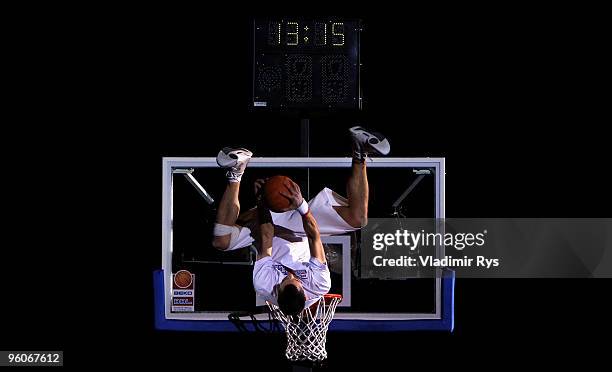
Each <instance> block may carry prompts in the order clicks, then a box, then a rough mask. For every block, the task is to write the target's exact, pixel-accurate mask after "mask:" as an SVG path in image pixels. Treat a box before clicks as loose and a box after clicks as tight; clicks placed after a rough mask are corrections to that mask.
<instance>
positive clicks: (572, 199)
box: [0, 5, 611, 370]
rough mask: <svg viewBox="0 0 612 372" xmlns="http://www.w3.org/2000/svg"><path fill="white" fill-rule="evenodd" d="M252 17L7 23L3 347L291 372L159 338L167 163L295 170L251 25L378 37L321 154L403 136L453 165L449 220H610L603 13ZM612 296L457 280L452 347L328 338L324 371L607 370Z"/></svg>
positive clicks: (143, 16) (213, 347) (151, 10)
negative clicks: (263, 102)
mask: <svg viewBox="0 0 612 372" xmlns="http://www.w3.org/2000/svg"><path fill="white" fill-rule="evenodd" d="M236 8H241V7H240V6H234V7H233V9H213V8H198V9H192V8H178V7H176V8H172V9H169V8H167V7H154V6H149V5H147V6H143V7H134V8H130V9H127V8H88V9H82V8H74V7H67V6H66V7H65V8H61V9H60V8H48V9H43V8H32V9H26V10H19V11H14V12H6V13H5V14H7V16H8V17H9V18H12V20H13V21H14V25H11V27H9V31H8V32H7V43H8V44H9V45H8V46H9V47H11V48H12V49H11V53H9V54H7V56H8V57H7V58H8V59H9V60H10V62H12V66H13V68H11V69H10V70H7V71H8V73H9V75H10V76H9V77H10V78H11V79H15V83H16V84H15V85H14V87H13V86H12V87H11V89H12V94H11V95H10V96H11V97H10V98H7V102H6V104H7V106H8V107H9V108H10V109H12V110H11V112H10V114H9V113H7V117H6V119H7V120H6V122H5V127H6V128H5V129H4V132H5V133H4V135H3V137H2V140H3V144H4V146H3V149H2V152H3V156H4V159H5V161H6V162H5V166H6V172H5V173H4V179H3V183H2V184H3V186H2V187H3V189H5V190H3V191H4V193H3V194H4V195H5V201H4V202H5V205H6V208H5V209H4V211H5V218H6V219H7V221H8V222H7V223H6V224H5V228H4V230H5V238H6V241H5V242H4V243H3V244H2V250H3V253H4V254H8V255H7V257H6V258H3V259H2V264H3V265H2V266H3V270H2V276H3V277H2V283H3V284H2V289H3V294H4V296H3V299H2V309H3V315H2V322H1V324H2V332H1V334H0V346H1V347H2V349H64V350H65V351H66V353H65V355H66V359H67V362H66V364H68V365H72V366H77V365H79V364H82V363H83V364H84V363H98V364H108V365H139V364H150V365H157V366H160V365H164V366H174V367H176V366H182V365H184V364H192V365H195V366H199V367H200V368H203V369H206V366H207V365H208V364H218V363H222V364H225V365H227V366H228V367H229V366H230V365H232V366H234V365H239V366H246V367H253V368H256V367H267V368H270V369H272V370H278V369H281V368H284V367H286V363H285V362H284V361H283V359H282V350H281V341H280V338H278V337H274V336H272V337H271V338H268V339H264V340H263V341H262V340H261V339H259V338H255V337H254V336H243V335H227V334H219V335H216V334H214V335H210V334H200V333H193V334H191V333H189V334H184V333H166V332H156V331H154V330H153V307H152V306H153V303H152V286H151V280H152V271H153V270H154V269H155V268H157V267H159V265H160V254H159V253H160V247H161V244H160V240H161V230H160V217H161V157H162V156H214V155H215V153H216V151H217V150H218V148H219V147H220V146H222V145H226V144H239V145H241V146H245V147H247V148H252V149H253V150H254V151H255V152H256V153H257V154H258V155H259V156H297V155H299V126H298V123H299V122H298V120H297V118H296V117H294V116H292V115H289V114H254V113H251V112H249V110H248V97H249V88H250V80H249V79H250V77H249V74H250V65H249V54H248V48H249V45H248V39H247V38H245V36H244V35H247V33H248V28H249V20H250V19H251V17H252V16H256V15H268V14H271V13H275V14H277V15H280V14H283V13H284V14H300V15H313V14H306V13H313V12H315V13H316V12H318V13H320V14H338V15H345V16H348V17H360V18H362V19H363V20H364V24H365V27H364V33H363V45H362V53H363V63H364V69H363V79H364V80H363V84H364V97H365V101H364V107H365V109H364V110H363V111H362V112H361V113H358V114H353V115H349V114H342V115H315V116H313V117H312V123H313V124H312V126H313V128H312V130H313V133H312V137H313V138H312V142H313V149H312V155H313V156H321V155H326V156H341V155H346V153H345V149H346V148H347V146H348V139H347V138H346V135H345V130H346V128H347V127H348V126H350V125H353V123H355V122H357V121H359V122H361V123H363V124H365V125H369V126H373V127H376V128H377V129H379V130H380V131H383V132H384V133H386V134H387V135H388V136H389V137H390V138H391V140H392V146H393V152H392V155H393V156H419V157H421V156H444V157H446V159H447V184H446V186H447V192H446V200H447V204H446V206H447V207H446V212H447V215H448V216H451V217H605V216H609V213H608V207H609V206H610V196H609V193H608V192H607V190H610V189H611V183H610V180H609V178H608V177H607V175H606V172H607V169H608V168H609V166H608V164H607V161H606V160H607V158H608V157H609V156H608V154H609V150H608V137H609V136H608V135H606V134H604V131H605V125H606V124H607V123H609V117H608V116H609V115H607V114H608V113H607V112H605V106H604V104H605V103H607V102H606V101H604V99H605V97H606V95H605V91H606V90H607V87H608V86H609V84H608V81H607V80H605V75H604V74H603V71H604V69H603V67H604V66H608V65H609V63H608V62H609V61H606V60H605V56H606V52H607V50H606V48H605V46H606V44H605V43H603V35H604V33H603V23H602V22H601V20H600V19H599V18H598V13H600V12H599V11H600V10H598V9H575V8H561V7H559V6H557V5H555V6H552V5H551V6H550V7H541V8H534V7H532V6H524V7H514V6H510V5H504V6H499V8H491V7H482V6H470V7H466V6H462V7H446V6H442V5H436V6H432V7H431V8H427V9H424V8H422V7H419V8H417V7H414V6H408V7H407V8H399V7H398V8H395V7H384V6H382V5H380V7H379V8H374V7H373V6H371V7H368V8H365V7H357V6H354V5H352V6H350V7H344V8H343V7H341V6H337V8H335V9H332V8H330V7H329V6H325V7H323V6H320V7H317V6H314V5H311V6H309V7H307V8H306V9H305V10H304V9H299V10H295V9H293V10H283V9H280V8H275V9H274V10H266V9H261V8H252V9H244V8H241V9H242V10H241V11H238V10H237V9H236ZM13 110H14V111H13ZM604 114H606V115H607V116H604ZM329 138H331V140H330V139H329ZM22 167H23V168H22ZM73 206H74V207H76V208H73ZM609 289H610V282H609V280H595V279H584V280H568V279H559V280H487V281H483V280H469V279H462V280H458V282H457V289H456V329H455V332H454V333H452V334H435V333H403V334H361V335H355V334H330V336H329V352H330V360H329V364H330V367H338V366H340V365H343V366H344V365H350V366H361V365H362V364H363V363H364V360H371V361H372V362H375V363H379V367H378V368H379V369H381V370H390V369H399V368H402V369H408V368H410V367H411V366H413V365H416V364H430V366H434V367H444V366H455V365H458V364H466V363H467V364H469V365H471V366H482V367H493V368H496V367H497V366H500V365H503V366H517V367H518V366H525V365H533V364H532V363H533V362H532V361H530V358H535V360H536V361H537V362H542V363H547V364H548V363H559V362H561V363H566V362H569V361H581V360H593V359H596V358H598V357H600V356H601V355H602V354H600V353H599V352H600V351H601V350H602V348H603V346H604V342H603V341H597V340H596V338H595V336H599V335H603V336H604V337H605V335H606V334H607V333H608V332H609V331H610V321H609V320H608V318H607V315H608V314H609V313H610V307H609V305H608V302H607V300H606V293H609ZM24 291H25V293H24ZM492 363H493V364H492Z"/></svg>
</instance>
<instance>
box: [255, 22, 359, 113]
mask: <svg viewBox="0 0 612 372" xmlns="http://www.w3.org/2000/svg"><path fill="white" fill-rule="evenodd" d="M360 33H361V22H360V21H358V20H354V19H338V18H329V19H302V18H285V19H256V20H254V22H253V35H254V37H253V43H254V47H253V49H254V53H253V57H254V58H253V59H254V60H253V102H252V104H253V107H254V108H256V109H281V110H282V109H297V110H300V111H312V110H315V111H316V110H328V109H335V108H341V109H360V108H361V94H360V87H359V71H360V63H359V46H360V40H359V39H360Z"/></svg>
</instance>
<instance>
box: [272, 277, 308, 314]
mask: <svg viewBox="0 0 612 372" xmlns="http://www.w3.org/2000/svg"><path fill="white" fill-rule="evenodd" d="M276 300H277V301H278V307H279V308H280V309H281V311H282V312H283V313H284V314H285V315H297V314H299V313H300V312H301V311H302V310H304V305H305V303H306V294H305V293H304V288H303V287H302V284H301V283H300V281H299V280H298V279H297V278H296V277H295V276H293V275H292V274H289V275H287V277H285V279H283V281H282V282H281V284H280V286H279V288H278V296H277V298H276Z"/></svg>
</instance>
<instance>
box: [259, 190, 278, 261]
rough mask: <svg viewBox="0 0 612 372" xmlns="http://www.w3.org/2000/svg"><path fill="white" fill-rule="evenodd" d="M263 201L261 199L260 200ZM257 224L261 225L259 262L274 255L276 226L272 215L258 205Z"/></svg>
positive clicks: (262, 205)
mask: <svg viewBox="0 0 612 372" xmlns="http://www.w3.org/2000/svg"><path fill="white" fill-rule="evenodd" d="M260 200H261V199H260ZM257 223H258V224H259V247H257V260H260V259H262V258H264V257H269V256H271V255H272V238H273V237H274V225H273V224H272V215H270V211H269V210H268V208H267V207H266V206H265V205H264V203H262V202H260V201H258V203H257Z"/></svg>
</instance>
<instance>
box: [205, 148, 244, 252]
mask: <svg viewBox="0 0 612 372" xmlns="http://www.w3.org/2000/svg"><path fill="white" fill-rule="evenodd" d="M252 155H253V154H252V153H251V152H250V151H248V150H246V149H242V148H237V149H234V148H228V147H226V148H224V149H223V150H221V151H220V152H219V154H218V155H217V164H219V166H220V167H223V168H227V173H226V177H227V180H228V183H227V187H226V188H225V192H224V193H223V197H222V198H221V201H220V202H219V207H218V209H217V220H216V224H215V230H214V238H213V242H212V244H213V247H215V248H217V249H220V250H226V249H228V248H229V247H230V242H231V239H232V234H233V233H234V230H235V224H236V220H237V219H238V215H239V213H240V202H239V200H238V194H239V192H240V181H241V179H242V174H243V173H244V169H245V168H246V166H247V164H248V162H249V160H250V159H251V156H252Z"/></svg>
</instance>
